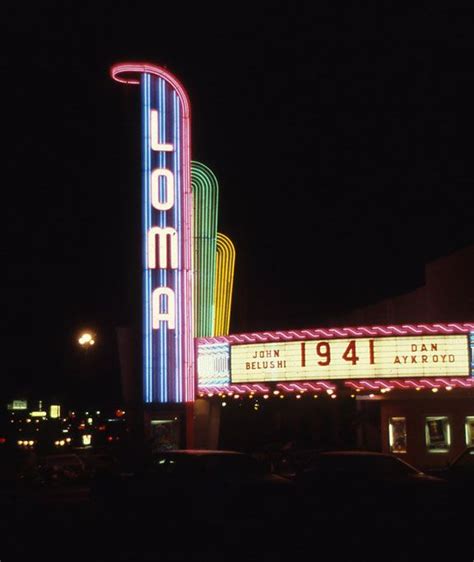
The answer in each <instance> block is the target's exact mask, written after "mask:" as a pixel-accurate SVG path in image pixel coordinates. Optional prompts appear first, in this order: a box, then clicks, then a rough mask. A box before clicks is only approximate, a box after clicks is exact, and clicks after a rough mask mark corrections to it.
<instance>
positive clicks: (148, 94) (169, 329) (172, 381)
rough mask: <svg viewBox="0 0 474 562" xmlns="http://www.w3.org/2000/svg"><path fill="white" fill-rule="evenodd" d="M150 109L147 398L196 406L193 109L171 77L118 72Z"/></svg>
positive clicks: (149, 71)
mask: <svg viewBox="0 0 474 562" xmlns="http://www.w3.org/2000/svg"><path fill="white" fill-rule="evenodd" d="M112 77H113V78H114V79H115V80H117V81H119V82H122V83H126V84H140V88H141V101H142V158H143V160H142V173H143V176H142V202H143V208H142V240H143V372H144V377H143V392H144V400H145V402H148V403H150V402H165V403H166V402H189V401H193V400H194V394H195V388H194V387H195V384H194V353H193V351H194V350H193V316H192V314H193V287H192V234H193V233H192V194H191V168H190V167H191V160H190V106H189V101H188V97H187V94H186V92H185V91H184V89H183V87H182V86H181V85H180V84H179V82H178V81H177V80H176V79H175V78H174V76H173V75H171V74H170V73H169V72H167V71H166V70H164V69H162V68H159V67H157V66H154V65H149V64H143V63H137V64H135V63H125V64H118V65H115V66H114V67H113V68H112Z"/></svg>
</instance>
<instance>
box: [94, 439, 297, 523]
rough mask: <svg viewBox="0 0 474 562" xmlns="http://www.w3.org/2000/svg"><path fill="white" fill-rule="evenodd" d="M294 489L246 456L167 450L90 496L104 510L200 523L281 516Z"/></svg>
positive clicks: (101, 483) (104, 480)
mask: <svg viewBox="0 0 474 562" xmlns="http://www.w3.org/2000/svg"><path fill="white" fill-rule="evenodd" d="M293 490H294V483H293V482H292V481H290V480H289V479H287V478H283V477H281V476H278V475H275V474H272V473H271V472H269V471H268V470H267V469H266V467H265V465H264V464H262V463H260V462H258V461H257V460H256V459H255V458H253V457H252V456H251V455H248V454H245V453H241V452H236V451H221V450H197V449H186V450H170V451H162V452H158V453H156V454H154V455H153V456H152V457H151V458H150V459H149V461H148V462H147V463H146V464H145V465H144V466H143V467H142V468H140V469H137V470H135V471H133V472H129V473H121V474H110V475H109V477H105V476H104V475H103V474H102V475H101V478H99V479H96V480H95V481H94V483H93V485H92V487H91V494H92V497H93V499H95V500H96V501H100V502H103V503H105V504H108V505H109V506H110V507H113V506H114V505H117V504H120V505H121V506H126V509H127V510H130V509H135V510H138V511H140V510H144V509H147V508H149V507H151V506H153V507H155V508H156V509H157V511H158V513H159V514H161V515H162V516H170V515H176V514H178V513H180V512H183V510H185V511H186V512H188V513H189V512H192V513H193V514H194V515H196V516H199V517H200V518H201V519H203V518H207V519H208V520H212V519H222V518H229V517H230V518H232V517H241V516H242V515H246V516H248V517H251V516H257V517H258V516H272V517H276V516H277V515H278V513H281V514H283V513H287V511H288V509H287V506H286V503H285V502H287V501H290V500H291V493H292V491H293Z"/></svg>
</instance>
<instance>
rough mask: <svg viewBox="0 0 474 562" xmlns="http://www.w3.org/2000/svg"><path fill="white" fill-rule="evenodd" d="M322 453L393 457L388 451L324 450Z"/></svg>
mask: <svg viewBox="0 0 474 562" xmlns="http://www.w3.org/2000/svg"><path fill="white" fill-rule="evenodd" d="M320 455H322V456H325V457H333V456H338V457H339V456H341V457H392V456H393V455H388V454H386V453H379V452H377V451H344V450H343V451H322V452H321V453H320Z"/></svg>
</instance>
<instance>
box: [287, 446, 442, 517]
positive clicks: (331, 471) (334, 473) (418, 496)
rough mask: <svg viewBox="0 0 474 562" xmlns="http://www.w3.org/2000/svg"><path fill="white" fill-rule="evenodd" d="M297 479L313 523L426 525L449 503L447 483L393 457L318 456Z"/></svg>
mask: <svg viewBox="0 0 474 562" xmlns="http://www.w3.org/2000/svg"><path fill="white" fill-rule="evenodd" d="M295 480H296V483H297V488H298V497H299V499H300V503H301V505H302V506H304V509H306V510H309V511H311V512H312V513H313V514H314V516H315V518H318V517H319V518H321V517H323V518H326V517H330V518H332V519H333V520H334V521H341V520H343V521H344V522H350V524H351V525H354V524H358V523H359V522H364V524H367V523H368V522H369V521H370V522H371V523H372V524H373V523H377V524H378V525H381V524H382V521H384V522H385V523H384V525H388V524H390V525H398V524H401V525H402V526H403V525H404V524H408V521H410V522H411V523H412V524H413V523H419V522H422V523H423V524H424V523H425V521H427V520H428V519H430V520H432V518H433V515H434V514H436V513H441V512H442V511H443V509H444V507H445V504H446V501H447V488H446V482H445V481H444V480H442V479H440V478H436V477H433V476H430V475H427V474H425V473H423V472H422V471H420V470H418V469H417V468H415V467H413V466H412V465H410V464H408V463H406V462H404V461H403V460H401V459H400V458H398V457H397V456H395V455H391V454H383V453H378V452H371V451H329V452H322V453H319V454H318V455H317V456H316V457H315V458H314V459H313V461H312V466H311V468H307V469H306V470H303V471H302V472H300V473H298V474H297V475H296V479H295Z"/></svg>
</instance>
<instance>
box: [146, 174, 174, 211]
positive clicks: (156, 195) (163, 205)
mask: <svg viewBox="0 0 474 562" xmlns="http://www.w3.org/2000/svg"><path fill="white" fill-rule="evenodd" d="M160 177H163V178H166V181H165V200H164V201H163V202H161V201H160V182H159V179H160ZM151 204H152V205H153V207H154V208H155V209H156V210H157V211H168V209H171V208H172V207H173V205H174V176H173V173H172V172H170V171H169V170H166V169H165V168H157V169H156V170H153V172H152V173H151Z"/></svg>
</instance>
